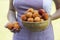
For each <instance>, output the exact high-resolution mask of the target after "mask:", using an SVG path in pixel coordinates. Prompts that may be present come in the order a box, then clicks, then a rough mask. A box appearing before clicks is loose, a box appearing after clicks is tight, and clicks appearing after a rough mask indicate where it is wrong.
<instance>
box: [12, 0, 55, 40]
mask: <svg viewBox="0 0 60 40" xmlns="http://www.w3.org/2000/svg"><path fill="white" fill-rule="evenodd" d="M13 6H14V7H15V9H16V11H17V13H18V14H17V20H18V22H19V24H20V25H22V23H21V20H20V16H21V15H22V14H23V13H24V12H25V11H26V10H27V9H28V8H34V9H36V10H38V9H40V8H43V0H13ZM13 40H54V37H53V28H52V25H51V24H50V25H49V27H48V28H47V29H46V30H44V31H42V32H30V31H29V30H27V29H25V28H24V27H23V28H22V29H21V31H20V32H19V33H15V34H14V38H13Z"/></svg>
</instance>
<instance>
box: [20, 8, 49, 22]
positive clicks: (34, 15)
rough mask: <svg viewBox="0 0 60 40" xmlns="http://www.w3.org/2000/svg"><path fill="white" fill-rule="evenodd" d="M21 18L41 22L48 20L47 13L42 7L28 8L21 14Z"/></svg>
mask: <svg viewBox="0 0 60 40" xmlns="http://www.w3.org/2000/svg"><path fill="white" fill-rule="evenodd" d="M21 19H22V20H23V21H28V22H42V21H45V20H48V13H47V12H46V11H45V10H44V9H39V10H34V9H33V8H29V9H28V10H27V11H25V12H24V14H23V15H21Z"/></svg>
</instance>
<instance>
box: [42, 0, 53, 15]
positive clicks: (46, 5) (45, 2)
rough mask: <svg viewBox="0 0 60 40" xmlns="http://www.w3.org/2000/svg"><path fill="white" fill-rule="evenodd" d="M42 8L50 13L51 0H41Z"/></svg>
mask: <svg viewBox="0 0 60 40" xmlns="http://www.w3.org/2000/svg"><path fill="white" fill-rule="evenodd" d="M43 9H44V10H45V11H46V12H47V13H48V14H50V13H51V10H52V0H43Z"/></svg>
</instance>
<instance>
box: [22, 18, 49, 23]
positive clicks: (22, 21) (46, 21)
mask: <svg viewBox="0 0 60 40" xmlns="http://www.w3.org/2000/svg"><path fill="white" fill-rule="evenodd" d="M48 20H49V19H48ZM48 20H45V21H43V22H28V21H22V22H24V23H45V22H48Z"/></svg>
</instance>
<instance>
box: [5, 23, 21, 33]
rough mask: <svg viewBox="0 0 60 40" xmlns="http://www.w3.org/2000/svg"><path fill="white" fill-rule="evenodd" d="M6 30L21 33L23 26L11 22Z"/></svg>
mask: <svg viewBox="0 0 60 40" xmlns="http://www.w3.org/2000/svg"><path fill="white" fill-rule="evenodd" d="M6 28H8V29H9V30H10V31H11V32H19V31H20V29H21V26H20V25H19V24H18V22H14V23H11V22H9V23H7V24H6Z"/></svg>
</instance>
